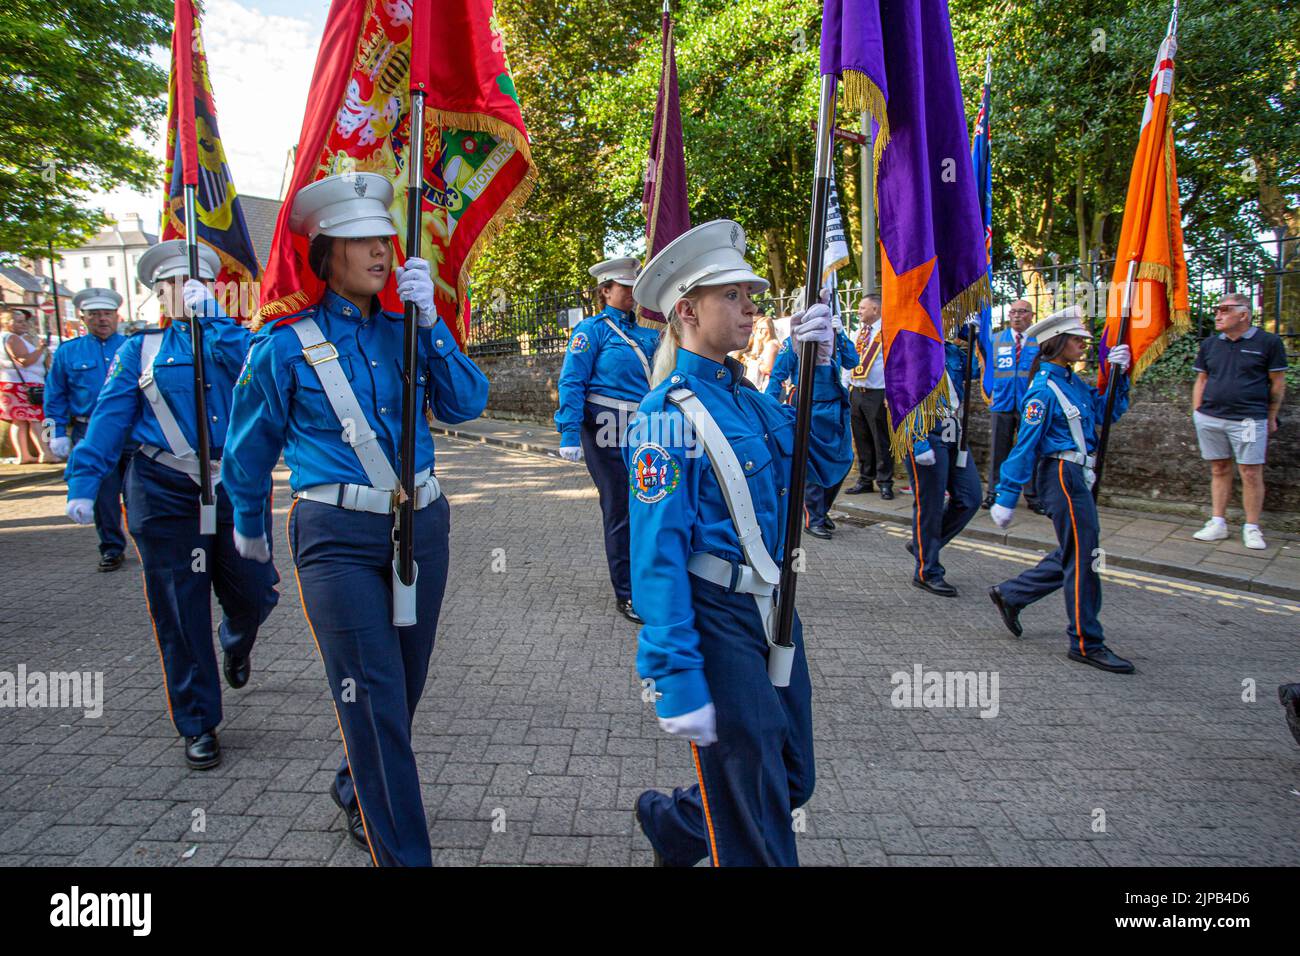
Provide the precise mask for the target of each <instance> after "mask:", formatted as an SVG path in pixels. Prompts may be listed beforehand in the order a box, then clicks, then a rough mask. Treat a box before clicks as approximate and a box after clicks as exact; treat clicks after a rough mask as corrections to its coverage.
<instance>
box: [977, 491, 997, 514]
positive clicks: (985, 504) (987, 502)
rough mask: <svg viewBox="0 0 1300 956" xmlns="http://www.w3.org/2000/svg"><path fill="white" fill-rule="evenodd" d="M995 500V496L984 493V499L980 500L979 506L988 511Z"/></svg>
mask: <svg viewBox="0 0 1300 956" xmlns="http://www.w3.org/2000/svg"><path fill="white" fill-rule="evenodd" d="M996 501H997V498H995V497H994V496H993V495H985V496H984V500H983V501H981V502H980V507H981V508H983V509H984V510H985V511H988V510H989V509H990V508H992V507H993V504H994V502H996Z"/></svg>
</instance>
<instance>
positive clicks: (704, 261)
mask: <svg viewBox="0 0 1300 956" xmlns="http://www.w3.org/2000/svg"><path fill="white" fill-rule="evenodd" d="M744 252H745V234H744V232H743V231H742V230H741V228H740V226H739V225H737V224H736V223H734V222H731V221H729V220H725V219H724V220H717V221H715V222H710V223H706V224H705V225H702V226H697V227H696V228H694V229H692V230H690V231H688V232H686V233H684V234H682V235H681V236H679V237H677V239H675V240H674V241H673V242H671V243H669V244H668V245H667V246H666V247H665V248H664V249H663V250H662V251H661V252H660V253H659V254H658V255H657V256H655V257H654V258H653V259H651V260H650V262H648V263H647V264H646V266H645V269H644V270H643V271H642V273H641V275H640V277H639V278H638V279H637V283H636V286H635V289H634V292H635V295H636V299H637V301H638V302H639V303H641V304H642V305H644V306H646V307H647V308H651V309H654V310H656V311H658V312H660V313H661V314H663V315H665V316H667V317H669V324H668V327H667V329H666V331H665V333H664V341H663V344H662V345H661V346H660V348H659V351H658V353H656V355H655V365H654V373H653V381H654V384H655V387H654V388H653V389H652V390H651V392H650V393H649V394H648V395H647V396H646V397H645V399H644V400H643V401H642V402H641V410H640V414H639V415H638V416H637V417H636V419H634V421H633V423H632V427H631V429H630V430H629V435H628V449H629V453H628V470H629V481H630V493H629V499H628V500H629V508H630V511H631V527H632V567H633V577H632V592H633V599H634V600H635V601H636V604H637V607H639V608H641V612H642V615H643V616H644V617H645V619H646V620H645V626H644V627H642V628H641V633H640V637H639V646H638V651H637V670H638V672H639V674H640V676H641V678H642V682H643V685H644V686H645V688H646V690H647V691H648V692H650V693H652V694H653V696H654V697H655V698H656V702H655V710H656V713H657V715H658V718H659V725H660V727H662V728H663V729H664V730H665V731H667V732H668V733H670V734H673V735H675V736H678V737H682V738H685V739H686V740H688V741H690V743H691V752H692V756H693V758H694V763H695V768H696V772H697V775H698V780H699V782H698V783H697V784H696V785H694V786H691V787H689V788H686V789H681V788H679V789H677V790H675V791H674V792H673V794H672V795H671V796H668V795H665V794H662V793H659V792H658V791H654V790H648V791H646V792H645V793H643V794H641V796H640V797H639V798H638V800H637V805H636V815H637V820H638V821H639V823H640V826H641V828H642V830H643V832H644V833H645V835H646V837H647V839H649V841H650V844H651V846H652V847H653V848H654V851H655V856H656V862H657V863H665V864H667V865H673V866H691V865H693V864H695V863H696V862H698V861H699V860H701V859H705V858H706V857H707V858H708V859H709V860H710V862H711V863H712V864H713V865H715V866H747V865H750V866H752V865H781V866H793V865H797V863H798V857H797V855H796V852H795V839H794V832H793V830H792V826H791V813H792V811H793V810H794V809H795V808H797V807H799V806H801V805H802V804H804V803H806V802H807V800H808V799H809V797H810V796H811V795H812V790H813V781H814V768H813V740H812V689H811V685H810V682H809V678H808V664H807V661H806V659H805V657H804V653H803V634H802V625H801V624H800V622H799V619H798V616H797V615H796V616H795V621H794V628H793V640H794V649H793V652H792V653H790V654H788V655H783V654H782V653H781V652H780V651H779V650H772V651H770V652H769V638H770V636H771V632H770V630H769V629H771V628H775V624H776V622H775V618H776V615H775V613H774V603H773V602H774V594H775V588H776V584H777V581H778V578H779V574H780V572H779V567H778V565H779V562H780V560H781V553H782V551H783V549H784V542H783V538H784V534H785V520H786V509H787V508H788V507H789V506H790V499H789V496H788V488H789V485H790V459H791V455H792V452H793V447H794V409H793V408H791V407H789V406H787V405H782V404H781V403H780V402H778V401H776V400H775V399H773V398H771V397H770V396H768V395H765V394H763V393H762V392H759V391H758V390H757V389H755V388H754V387H753V386H752V385H750V384H749V382H748V381H746V379H745V377H744V366H743V365H741V363H739V362H737V361H736V360H735V359H733V358H730V357H729V356H728V354H727V353H728V352H731V351H734V350H736V349H740V348H743V347H744V346H745V343H746V342H747V341H748V340H749V333H750V329H751V328H752V326H753V322H754V316H755V314H756V313H757V308H756V307H755V306H754V303H753V301H752V300H751V298H750V297H751V295H755V294H757V293H758V292H761V291H762V290H763V289H765V288H767V283H766V282H765V281H764V280H763V279H760V278H759V277H758V276H757V275H755V274H754V272H753V270H752V268H751V267H750V266H749V264H748V263H747V262H746V261H745V259H744ZM795 319H796V320H797V321H795V323H794V327H795V333H794V335H795V340H796V341H801V340H802V339H803V338H808V339H811V340H814V341H816V342H818V346H819V352H820V356H819V361H820V362H821V363H823V364H825V365H827V366H829V364H830V361H831V347H832V345H831V343H832V337H833V333H832V330H831V320H830V310H829V309H827V307H826V306H824V305H816V306H814V307H813V308H812V309H809V310H808V312H807V313H806V314H800V315H798V316H795ZM719 476H722V477H719ZM769 657H771V658H772V661H773V665H771V666H774V669H775V670H780V666H782V665H783V666H784V668H785V670H784V672H783V674H784V676H780V675H776V674H774V676H773V677H769V666H770V664H769Z"/></svg>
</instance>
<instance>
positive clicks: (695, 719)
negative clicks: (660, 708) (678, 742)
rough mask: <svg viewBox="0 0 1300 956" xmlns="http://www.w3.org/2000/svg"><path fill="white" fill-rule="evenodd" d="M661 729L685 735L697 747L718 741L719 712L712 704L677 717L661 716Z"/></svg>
mask: <svg viewBox="0 0 1300 956" xmlns="http://www.w3.org/2000/svg"><path fill="white" fill-rule="evenodd" d="M659 727H660V729H662V730H664V731H666V732H667V733H670V734H672V735H673V736H674V737H685V738H686V739H687V740H689V741H690V742H691V743H693V744H695V745H696V746H697V747H707V746H708V745H709V744H713V743H717V742H718V712H717V711H716V710H714V709H713V705H712V704H705V705H704V706H703V707H701V708H700V709H699V710H693V711H691V712H690V713H689V714H681V715H679V716H677V717H660V718H659Z"/></svg>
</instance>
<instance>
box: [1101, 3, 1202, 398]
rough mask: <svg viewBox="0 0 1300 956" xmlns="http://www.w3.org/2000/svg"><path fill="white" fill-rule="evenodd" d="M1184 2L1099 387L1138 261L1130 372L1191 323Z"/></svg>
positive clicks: (1117, 283)
mask: <svg viewBox="0 0 1300 956" xmlns="http://www.w3.org/2000/svg"><path fill="white" fill-rule="evenodd" d="M1177 32H1178V4H1177V3H1176V2H1175V4H1174V12H1173V16H1172V17H1170V20H1169V31H1168V32H1167V33H1166V34H1165V39H1164V42H1163V43H1161V44H1160V52H1159V53H1158V54H1157V55H1156V64H1155V68H1154V69H1153V70H1152V71H1151V84H1150V86H1149V87H1148V88H1147V102H1146V109H1145V110H1144V111H1143V113H1142V131H1141V133H1139V134H1138V147H1137V155H1136V156H1134V157H1133V171H1132V172H1131V173H1130V174H1129V181H1128V199H1127V201H1126V202H1125V203H1124V225H1123V228H1122V229H1121V230H1120V240H1119V248H1118V249H1117V250H1116V257H1115V274H1114V276H1113V277H1112V283H1111V288H1110V292H1109V294H1108V296H1107V300H1106V328H1105V330H1104V332H1103V334H1102V341H1101V371H1100V373H1099V376H1098V387H1099V388H1104V387H1105V385H1106V377H1107V373H1108V372H1109V367H1108V366H1107V365H1106V353H1107V352H1108V351H1109V350H1110V348H1111V347H1112V346H1114V345H1115V344H1116V343H1117V342H1118V341H1119V333H1120V317H1121V310H1122V308H1123V300H1124V287H1125V283H1126V280H1127V279H1128V275H1129V267H1130V265H1131V264H1136V266H1137V270H1136V273H1135V275H1134V283H1133V290H1132V307H1131V311H1130V319H1129V325H1128V334H1127V336H1126V339H1125V341H1127V343H1128V345H1129V346H1130V347H1131V348H1132V350H1133V365H1132V369H1131V374H1132V377H1133V379H1134V380H1136V379H1137V378H1138V376H1139V375H1141V374H1142V373H1143V372H1144V371H1146V369H1147V368H1148V367H1150V365H1151V363H1153V362H1154V361H1155V360H1156V359H1158V358H1159V357H1160V353H1161V352H1163V351H1164V350H1165V346H1166V345H1167V344H1168V342H1169V340H1170V338H1171V337H1172V336H1174V335H1175V334H1177V333H1179V332H1182V331H1185V330H1186V329H1187V327H1188V324H1189V306H1188V302H1187V260H1186V259H1185V258H1184V257H1183V224H1182V213H1181V212H1180V211H1179V208H1178V171H1177V168H1176V166H1175V164H1174V134H1173V129H1172V127H1171V125H1170V117H1169V105H1170V100H1171V99H1172V98H1173V93H1174V53H1175V51H1176V50H1177V49H1178V43H1177V39H1176V36H1177Z"/></svg>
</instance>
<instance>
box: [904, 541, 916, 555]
mask: <svg viewBox="0 0 1300 956" xmlns="http://www.w3.org/2000/svg"><path fill="white" fill-rule="evenodd" d="M904 547H905V548H907V553H908V554H910V555H911V556H912V557H916V542H915V541H909V542H907V544H906V545H904Z"/></svg>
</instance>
